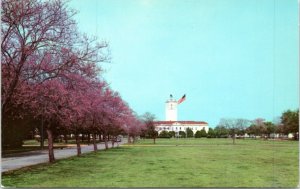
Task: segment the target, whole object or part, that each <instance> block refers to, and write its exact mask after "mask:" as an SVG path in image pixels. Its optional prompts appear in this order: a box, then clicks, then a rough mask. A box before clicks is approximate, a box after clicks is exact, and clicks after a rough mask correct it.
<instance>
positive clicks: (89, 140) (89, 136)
mask: <svg viewBox="0 0 300 189" xmlns="http://www.w3.org/2000/svg"><path fill="white" fill-rule="evenodd" d="M94 138H95V140H96V135H95V136H94V135H93V140H94ZM90 143H91V134H90V133H89V134H88V145H90Z"/></svg>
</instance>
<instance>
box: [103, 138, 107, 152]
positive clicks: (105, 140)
mask: <svg viewBox="0 0 300 189" xmlns="http://www.w3.org/2000/svg"><path fill="white" fill-rule="evenodd" d="M103 138H104V143H105V150H107V149H108V143H107V135H103Z"/></svg>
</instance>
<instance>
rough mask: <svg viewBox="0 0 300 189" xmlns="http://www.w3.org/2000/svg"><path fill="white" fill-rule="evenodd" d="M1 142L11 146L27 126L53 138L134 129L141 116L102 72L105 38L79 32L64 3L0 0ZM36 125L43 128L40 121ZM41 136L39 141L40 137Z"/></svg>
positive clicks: (139, 125)
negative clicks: (100, 38) (113, 87)
mask: <svg viewBox="0 0 300 189" xmlns="http://www.w3.org/2000/svg"><path fill="white" fill-rule="evenodd" d="M1 5H2V12H1V21H2V24H1V35H2V41H1V67H2V69H1V73H2V83H1V90H2V93H1V108H2V136H3V137H2V147H3V149H5V148H8V147H17V146H21V145H22V141H23V139H24V137H25V136H26V133H27V132H28V131H29V130H32V128H33V127H37V128H38V129H39V133H42V135H43V134H44V132H45V134H46V135H47V139H48V151H49V161H50V162H54V161H55V157H54V151H53V140H54V139H55V138H56V137H57V136H59V135H66V134H70V133H72V134H74V135H75V139H76V144H77V154H78V155H80V154H81V148H80V140H79V136H80V135H81V134H89V135H91V136H92V140H93V144H94V150H97V145H96V135H101V136H103V139H104V140H105V144H106V147H107V140H108V136H110V137H112V138H115V137H116V136H117V135H119V134H122V133H126V134H128V135H129V136H131V137H134V136H137V135H139V134H140V131H141V129H142V126H143V122H142V121H141V120H140V119H138V117H137V115H136V114H135V113H134V111H133V110H132V109H131V108H130V107H129V106H128V104H127V103H126V102H125V101H124V100H123V99H122V98H121V96H120V94H119V93H118V92H116V91H114V90H113V89H111V88H110V86H109V84H108V83H107V82H106V81H105V79H104V78H102V77H101V73H102V68H101V63H103V62H109V61H110V59H111V57H110V53H109V50H108V43H107V42H105V41H101V42H99V41H98V40H97V39H96V38H92V37H89V36H87V35H85V34H82V33H80V32H79V31H78V29H77V24H76V21H75V20H74V16H75V15H76V14H77V12H76V11H75V10H73V9H70V8H69V7H68V6H67V3H66V2H65V1H61V0H52V1H43V0H24V1H16V0H3V1H2V2H1ZM41 126H42V127H41ZM42 141H43V140H42Z"/></svg>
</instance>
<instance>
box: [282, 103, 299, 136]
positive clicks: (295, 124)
mask: <svg viewBox="0 0 300 189" xmlns="http://www.w3.org/2000/svg"><path fill="white" fill-rule="evenodd" d="M281 123H282V124H283V126H284V130H286V132H288V133H293V135H294V139H295V140H299V109H298V110H295V111H292V110H287V111H285V112H283V113H282V116H281Z"/></svg>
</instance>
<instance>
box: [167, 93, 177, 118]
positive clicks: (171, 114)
mask: <svg viewBox="0 0 300 189" xmlns="http://www.w3.org/2000/svg"><path fill="white" fill-rule="evenodd" d="M166 121H177V100H174V99H173V96H172V95H170V99H169V100H167V101H166Z"/></svg>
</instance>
